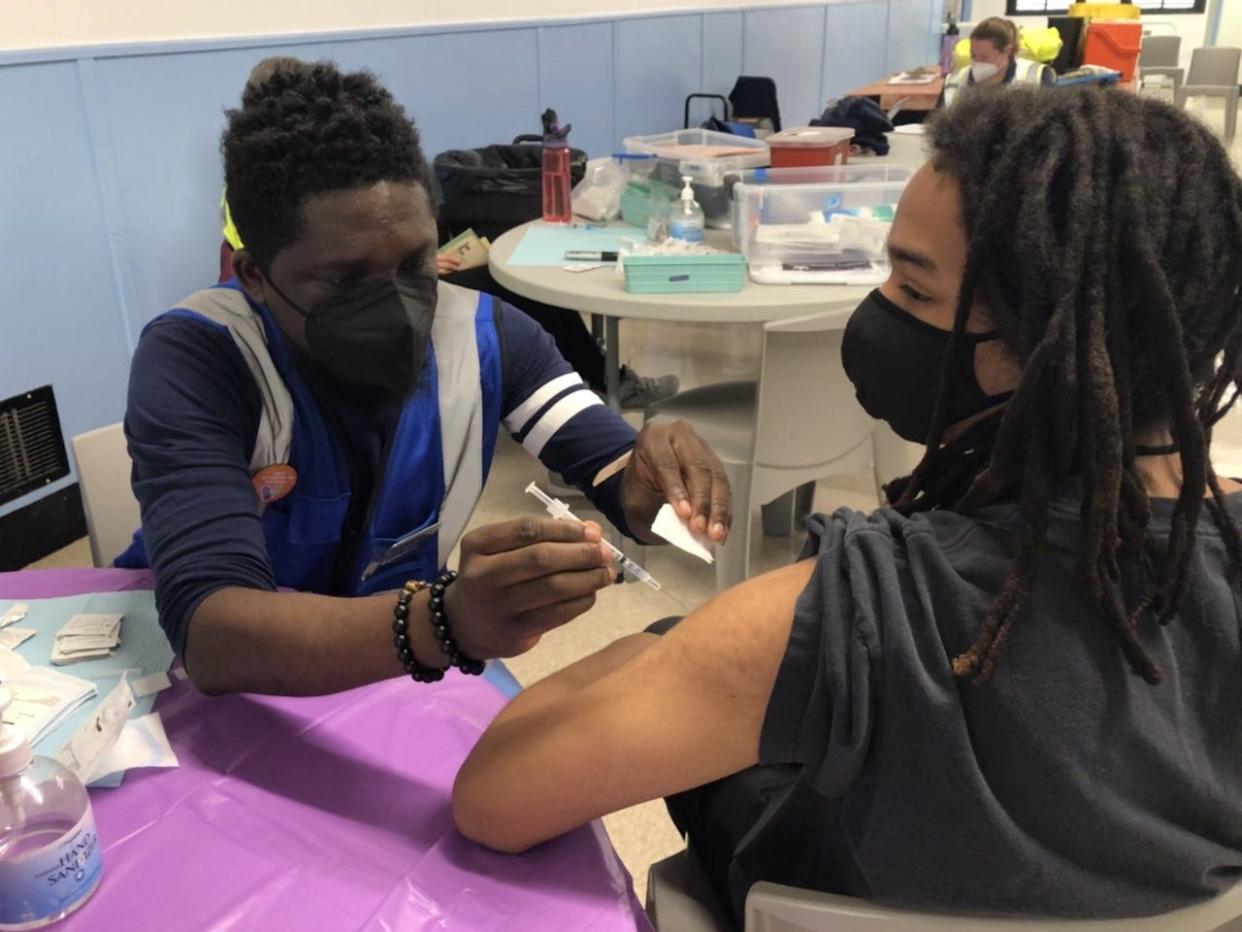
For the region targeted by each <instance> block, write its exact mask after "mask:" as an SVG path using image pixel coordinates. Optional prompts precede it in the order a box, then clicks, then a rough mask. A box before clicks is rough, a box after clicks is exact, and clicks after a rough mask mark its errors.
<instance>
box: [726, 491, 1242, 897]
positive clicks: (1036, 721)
mask: <svg viewBox="0 0 1242 932" xmlns="http://www.w3.org/2000/svg"><path fill="white" fill-rule="evenodd" d="M1078 500H1079V496H1078V494H1076V493H1075V492H1074V491H1073V490H1071V491H1070V492H1069V493H1067V494H1066V495H1064V496H1062V497H1060V498H1058V499H1057V501H1056V502H1054V505H1053V508H1052V512H1051V515H1050V522H1049V528H1048V544H1049V546H1048V549H1047V555H1046V556H1045V557H1044V559H1043V561H1042V563H1041V566H1040V571H1039V578H1038V582H1037V585H1036V587H1035V590H1034V597H1033V606H1032V609H1031V611H1030V613H1029V614H1028V616H1027V617H1026V618H1025V619H1024V620H1023V621H1022V622H1021V623H1020V624H1019V625H1018V626H1017V627H1016V628H1015V630H1014V632H1013V636H1012V639H1011V641H1010V645H1009V650H1008V653H1007V655H1006V657H1005V658H1004V660H1003V661H1002V663H1001V664H1000V666H999V668H998V669H997V672H996V674H995V676H994V677H993V679H992V681H991V683H990V684H989V685H986V686H982V687H977V686H973V685H970V684H969V683H967V682H963V681H960V680H957V679H955V678H954V677H953V675H952V673H951V671H950V663H951V661H952V658H953V657H955V656H957V654H959V653H960V652H961V651H962V650H964V649H965V648H966V647H968V646H969V644H970V643H971V642H972V640H973V638H974V635H975V631H976V628H977V626H978V624H979V621H980V619H981V618H982V617H983V615H984V614H985V612H986V611H987V609H988V607H989V605H990V604H991V603H992V601H993V599H994V597H995V594H996V593H997V591H998V590H999V588H1000V585H1001V581H1002V579H1003V578H1004V576H1005V573H1006V572H1007V570H1008V568H1009V566H1010V564H1011V556H1010V555H1011V548H1012V546H1013V545H1014V542H1015V540H1016V536H1017V529H1018V526H1019V523H1018V514H1017V507H1016V506H1013V505H1004V506H995V507H992V508H988V509H985V510H983V511H981V512H979V513H977V514H975V515H972V516H969V517H967V516H962V515H958V514H953V513H950V512H935V513H930V514H925V515H917V516H914V517H911V518H906V517H903V516H901V515H899V514H897V513H895V512H893V511H890V510H881V511H878V512H876V513H874V514H872V515H870V516H867V515H863V514H859V513H857V512H851V511H847V510H842V511H838V512H837V513H836V514H834V515H833V516H832V517H831V518H829V517H825V516H822V515H818V516H816V517H815V518H813V519H812V524H811V540H810V542H809V544H808V554H807V555H813V554H818V556H817V557H816V560H817V565H816V568H815V573H814V575H813V577H812V579H811V582H810V584H809V585H808V586H807V588H806V590H805V591H804V592H803V593H802V596H801V598H800V599H799V601H798V606H797V614H796V618H795V621H794V626H793V631H792V634H791V636H790V640H789V644H788V647H787V650H786V653H785V657H784V660H783V661H782V664H781V667H780V672H779V674H778V676H777V680H776V685H775V687H774V690H773V693H772V698H771V701H770V703H769V705H768V709H767V715H766V719H765V722H764V727H763V733H762V737H761V741H760V760H761V763H765V764H777V763H796V764H801V765H802V768H803V769H802V774H801V778H800V779H799V780H798V781H797V782H796V784H795V785H794V786H793V787H792V788H791V789H790V791H789V792H788V793H786V794H784V795H783V796H782V797H781V798H779V799H777V800H775V801H774V802H773V803H772V804H771V805H770V806H769V807H768V811H767V812H766V813H765V815H764V817H763V818H762V819H761V820H760V821H759V823H758V824H757V825H756V826H755V827H754V828H753V829H752V831H751V832H750V835H749V836H748V837H747V838H746V839H744V841H743V843H742V844H741V845H740V846H739V849H738V850H737V851H736V853H735V859H734V862H733V867H732V871H733V874H734V876H733V877H732V878H731V885H732V886H733V887H734V889H740V890H744V889H746V888H747V887H748V886H749V884H750V883H752V882H754V881H756V880H761V879H769V880H776V881H780V882H785V883H792V884H795V885H801V886H808V887H814V888H818V889H826V890H830V891H833V892H839V893H847V894H853V895H857V896H863V897H869V898H873V899H876V900H879V901H884V902H889V903H896V904H905V905H909V906H913V907H925V908H940V909H952V910H965V911H982V912H999V913H1029V914H1041V915H1062V916H1134V915H1146V914H1154V913H1158V912H1163V911H1166V910H1169V909H1173V908H1177V907H1179V906H1184V905H1187V904H1189V903H1191V902H1193V901H1195V900H1198V899H1202V898H1204V897H1208V896H1211V895H1213V894H1216V893H1218V892H1220V891H1222V890H1224V889H1228V888H1229V887H1230V886H1231V885H1232V884H1233V883H1234V882H1235V881H1236V880H1237V879H1238V878H1239V877H1242V723H1240V721H1239V719H1240V718H1242V647H1240V645H1239V641H1240V639H1242V621H1240V619H1242V610H1240V607H1239V601H1238V597H1239V583H1238V577H1237V574H1236V572H1235V571H1234V569H1233V568H1232V566H1231V562H1230V560H1229V557H1228V554H1227V552H1226V549H1225V546H1224V543H1223V541H1222V539H1221V535H1220V533H1219V532H1218V530H1217V527H1216V524H1215V523H1214V521H1213V520H1212V518H1211V517H1210V516H1209V515H1208V514H1207V513H1206V509H1205V513H1204V515H1203V517H1202V518H1201V521H1200V524H1199V527H1198V546H1197V548H1196V554H1195V557H1194V562H1193V570H1192V572H1193V578H1192V581H1191V585H1190V589H1189V593H1188V595H1187V596H1186V599H1185V602H1184V604H1183V607H1182V609H1181V612H1180V613H1179V615H1178V616H1177V617H1176V618H1174V619H1173V620H1172V621H1171V622H1170V623H1169V624H1168V625H1167V626H1165V627H1160V626H1158V625H1156V624H1155V623H1154V621H1151V620H1146V621H1144V622H1143V623H1142V624H1141V625H1140V629H1141V630H1140V635H1141V641H1142V643H1143V645H1144V647H1145V648H1146V649H1147V651H1148V652H1149V653H1150V654H1151V655H1152V657H1153V658H1154V659H1155V661H1156V663H1157V664H1158V665H1159V667H1160V669H1161V671H1163V674H1164V681H1163V683H1162V684H1161V685H1159V686H1150V685H1148V684H1147V683H1146V682H1144V681H1143V680H1142V679H1140V678H1139V677H1138V676H1137V675H1136V674H1134V673H1132V672H1131V670H1130V669H1129V667H1128V665H1127V662H1126V660H1125V658H1124V657H1123V655H1122V652H1121V649H1120V646H1119V643H1118V641H1117V638H1116V637H1115V636H1114V634H1113V632H1112V630H1111V629H1110V628H1109V626H1108V623H1107V622H1106V621H1105V620H1104V619H1103V618H1102V617H1100V616H1099V614H1098V613H1097V612H1096V610H1095V609H1094V607H1093V605H1092V604H1091V602H1090V601H1089V600H1088V597H1087V595H1086V592H1085V587H1084V586H1083V585H1082V583H1081V581H1080V570H1079V566H1080V553H1081V539H1082V523H1081V521H1080V519H1079V513H1078V509H1079V503H1078ZM1172 510H1173V502H1172V501H1167V500H1160V501H1153V502H1152V511H1153V522H1152V523H1153V532H1154V533H1155V534H1156V535H1157V536H1159V537H1167V534H1168V528H1169V521H1170V518H1171V515H1172ZM1229 510H1230V512H1231V514H1232V515H1233V516H1234V519H1235V520H1242V493H1239V494H1237V495H1234V496H1231V498H1230V502H1229ZM1136 572H1137V567H1136V565H1135V563H1133V562H1132V563H1131V564H1130V565H1129V566H1125V567H1123V578H1125V579H1126V580H1127V583H1126V585H1127V586H1129V585H1131V584H1132V583H1131V580H1132V579H1133V577H1134V576H1135V575H1136ZM1132 598H1133V596H1132V595H1131V600H1132Z"/></svg>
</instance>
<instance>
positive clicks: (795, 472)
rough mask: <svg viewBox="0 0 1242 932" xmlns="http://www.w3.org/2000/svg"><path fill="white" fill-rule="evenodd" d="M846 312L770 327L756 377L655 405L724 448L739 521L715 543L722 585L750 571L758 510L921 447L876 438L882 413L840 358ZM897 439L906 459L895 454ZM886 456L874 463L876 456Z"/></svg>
mask: <svg viewBox="0 0 1242 932" xmlns="http://www.w3.org/2000/svg"><path fill="white" fill-rule="evenodd" d="M843 323H844V317H843V315H842V313H841V312H839V311H830V312H827V313H824V314H814V315H811V316H808V317H799V318H795V319H792V320H779V321H772V322H770V323H768V324H765V325H764V328H763V356H762V362H761V365H760V373H759V381H758V383H755V382H723V383H719V384H715V385H707V386H704V387H702V388H694V389H690V390H689V391H685V392H682V393H680V394H678V395H674V396H673V397H672V398H670V399H668V400H667V401H663V402H660V403H659V404H656V405H654V406H652V408H650V409H649V410H648V416H649V417H651V418H652V419H655V420H686V421H688V422H689V423H690V424H691V425H692V426H693V427H694V429H695V430H696V431H697V432H698V433H699V435H700V436H702V437H703V439H704V440H706V441H707V442H708V443H709V444H710V445H711V447H712V448H713V449H714V450H715V451H716V453H717V454H718V455H719V456H720V459H721V460H722V461H723V462H724V464H725V469H726V471H727V472H728V474H729V482H730V483H731V484H732V486H733V505H734V508H733V515H734V517H733V530H732V533H731V534H730V535H729V540H728V542H727V543H726V544H725V545H724V546H723V547H722V548H721V549H720V551H719V552H718V553H717V559H716V585H717V587H718V588H719V589H726V588H728V587H729V586H732V585H736V584H737V583H739V582H741V581H742V580H744V579H746V578H747V577H748V576H749V574H750V529H751V521H752V512H753V511H754V509H755V508H757V507H758V506H759V505H762V504H766V503H768V502H770V501H773V500H774V499H776V498H778V497H779V496H781V495H782V494H784V493H785V492H789V491H790V490H792V489H795V488H797V487H798V486H800V485H803V484H804V483H807V482H812V481H814V480H816V479H822V478H823V477H825V476H829V475H843V474H849V473H868V474H869V475H871V476H872V477H873V478H874V479H875V480H876V486H877V495H878V494H879V481H880V479H881V478H883V479H885V480H887V479H889V478H892V476H894V475H897V474H898V472H901V471H903V470H904V471H908V470H909V468H910V466H909V465H905V464H906V462H908V461H909V460H910V458H911V454H909V453H907V452H905V451H907V450H913V449H915V448H914V447H913V446H912V445H909V444H905V443H904V442H903V441H900V440H898V441H896V443H897V444H898V445H899V446H897V447H895V448H894V447H893V446H892V445H891V444H886V445H885V446H884V447H883V448H882V449H880V450H879V451H878V452H879V455H877V450H876V449H875V448H874V447H873V436H874V435H875V433H876V427H877V425H876V422H875V421H874V420H873V419H872V418H871V417H869V416H868V415H867V413H866V412H865V411H863V409H862V408H861V407H860V406H859V404H858V402H857V401H856V400H855V398H854V388H853V386H852V385H851V384H850V381H849V379H848V378H846V375H845V371H844V369H842V367H841V334H842V325H843ZM890 449H897V450H898V451H899V452H900V454H901V457H902V465H901V466H898V465H897V464H894V463H891V462H890V460H891V458H892V457H891V454H890V455H889V456H885V453H887V452H888V451H889V450H890ZM877 460H881V461H882V463H883V465H882V466H879V467H877V465H876V461H877Z"/></svg>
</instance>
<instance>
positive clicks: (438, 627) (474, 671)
mask: <svg viewBox="0 0 1242 932" xmlns="http://www.w3.org/2000/svg"><path fill="white" fill-rule="evenodd" d="M456 580H457V571H456V570H445V571H444V572H443V573H441V574H440V575H439V576H437V577H436V581H435V582H433V583H432V584H431V598H430V599H429V600H428V602H427V609H428V613H429V614H428V618H429V619H430V621H431V629H432V632H433V633H434V634H435V637H436V640H437V641H439V642H440V650H442V651H444V654H445V656H447V657H448V660H449V665H450V666H454V667H456V668H457V669H458V670H460V671H461V672H462V673H464V674H466V675H467V676H478V675H479V674H480V673H482V672H483V669H484V664H483V661H482V660H475V659H474V658H472V657H467V656H466V655H465V654H463V653H462V652H461V648H460V647H458V646H457V642H456V641H455V640H453V635H452V634H451V633H450V632H449V623H448V615H446V614H445V612H444V591H445V590H446V589H448V587H449V586H451V585H452V584H453V583H454V582H456Z"/></svg>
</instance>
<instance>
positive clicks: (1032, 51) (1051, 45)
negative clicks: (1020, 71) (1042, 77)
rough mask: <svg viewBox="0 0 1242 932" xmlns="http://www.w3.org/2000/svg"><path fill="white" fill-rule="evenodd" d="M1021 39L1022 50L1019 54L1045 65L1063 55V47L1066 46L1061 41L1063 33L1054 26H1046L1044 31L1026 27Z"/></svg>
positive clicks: (1023, 29)
mask: <svg viewBox="0 0 1242 932" xmlns="http://www.w3.org/2000/svg"><path fill="white" fill-rule="evenodd" d="M1021 37H1022V39H1021V42H1022V48H1021V49H1020V50H1019V52H1018V54H1019V55H1020V56H1022V57H1023V58H1029V59H1031V61H1041V62H1043V63H1044V64H1045V65H1046V64H1048V62H1050V61H1054V60H1055V59H1056V57H1057V56H1058V55H1060V54H1061V46H1063V45H1064V44H1065V43H1064V42H1063V41H1062V40H1061V31H1060V30H1059V29H1056V28H1054V27H1052V26H1045V27H1044V28H1043V29H1035V28H1032V27H1030V26H1024V27H1023V28H1022V31H1021Z"/></svg>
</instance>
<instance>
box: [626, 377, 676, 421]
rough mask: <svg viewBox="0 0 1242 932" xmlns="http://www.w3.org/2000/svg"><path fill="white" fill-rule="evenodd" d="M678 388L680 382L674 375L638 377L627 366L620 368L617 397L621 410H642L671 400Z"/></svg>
mask: <svg viewBox="0 0 1242 932" xmlns="http://www.w3.org/2000/svg"><path fill="white" fill-rule="evenodd" d="M680 387H681V380H680V379H678V378H677V376H675V375H657V376H650V375H639V374H638V373H637V372H635V371H634V370H633V369H631V368H630V367H629V366H622V367H621V385H620V390H619V391H618V395H619V399H620V401H621V407H622V408H625V409H627V410H630V411H633V410H642V409H644V408H649V407H650V406H651V405H653V404H655V403H656V402H657V401H663V400H664V399H665V398H672V397H673V396H674V395H676V394H677V389H678V388H680Z"/></svg>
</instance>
